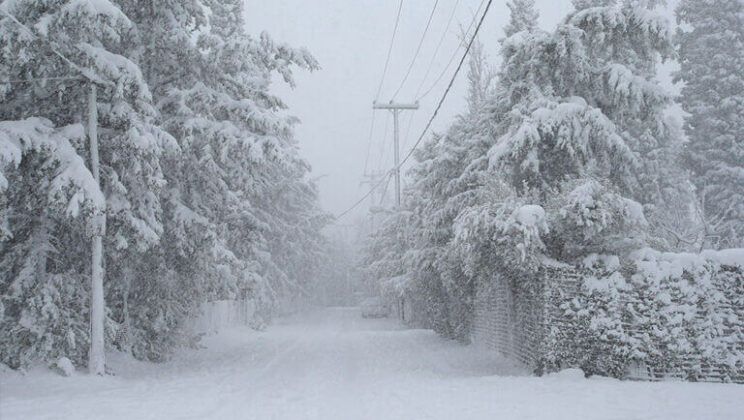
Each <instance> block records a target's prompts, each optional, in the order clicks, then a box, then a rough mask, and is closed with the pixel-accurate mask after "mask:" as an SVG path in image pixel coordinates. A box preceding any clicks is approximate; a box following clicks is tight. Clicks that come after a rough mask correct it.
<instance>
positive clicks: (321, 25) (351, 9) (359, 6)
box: [246, 0, 666, 223]
mask: <svg viewBox="0 0 744 420" xmlns="http://www.w3.org/2000/svg"><path fill="white" fill-rule="evenodd" d="M434 2H435V0H404V3H403V11H402V14H401V19H400V27H399V29H398V33H397V36H396V39H395V44H394V46H393V54H392V58H391V61H390V66H389V69H388V72H387V75H386V77H385V83H384V85H383V88H382V93H381V95H380V101H388V100H390V98H391V96H392V94H393V93H394V92H395V90H396V89H397V88H398V86H399V85H400V83H401V81H402V79H403V77H404V75H405V72H406V69H407V68H408V66H409V64H410V62H411V59H412V57H413V55H414V52H415V50H416V46H417V45H418V43H419V40H420V39H421V35H422V33H423V31H424V28H425V26H426V22H427V19H428V17H429V14H430V12H431V10H432V6H433V5H434ZM246 3H247V7H246V20H247V24H248V31H249V32H250V33H252V34H259V33H260V32H261V31H264V30H265V31H267V32H268V33H269V34H270V35H271V36H272V37H273V38H274V39H275V40H276V41H280V42H286V43H288V44H290V45H292V46H298V47H299V46H302V47H306V48H307V49H308V50H309V51H310V52H311V53H312V54H313V55H314V56H315V57H316V58H317V60H318V61H319V62H320V65H321V67H322V68H321V70H319V71H316V72H314V73H307V72H298V73H297V74H296V82H297V87H296V88H295V89H289V88H288V87H286V86H283V85H282V84H276V85H275V87H274V89H275V92H277V93H278V94H279V96H281V97H282V98H283V99H284V101H285V102H286V103H287V104H288V105H289V108H290V113H291V114H292V115H295V116H297V117H299V118H300V120H301V121H302V122H301V124H299V125H298V126H297V128H296V135H297V139H298V141H299V144H300V150H301V154H302V155H303V157H304V158H305V159H307V160H308V161H309V162H310V164H311V165H312V167H313V176H314V177H321V178H319V179H318V185H319V187H320V191H321V205H322V206H323V208H324V209H326V210H327V211H330V212H332V213H334V214H337V213H339V212H340V211H343V210H344V209H345V208H347V207H348V206H349V205H351V204H352V203H353V202H355V201H356V200H357V198H359V197H360V196H361V195H362V194H363V193H364V192H365V191H366V190H365V188H366V187H365V186H361V185H360V180H361V176H362V175H363V172H364V169H365V168H364V166H365V160H366V156H367V155H368V153H367V151H368V150H369V151H370V153H369V160H368V168H367V169H368V171H372V170H389V169H390V168H391V167H392V166H393V163H392V162H393V155H392V143H393V140H392V125H393V124H392V117H390V116H389V113H388V112H386V111H377V115H376V124H375V130H374V135H373V138H372V144H371V147H370V146H369V144H368V138H369V128H370V122H371V117H372V110H371V107H372V101H373V99H374V97H375V93H376V91H377V88H378V85H379V83H380V79H381V77H382V73H383V66H384V63H385V56H386V54H387V50H388V45H389V42H390V37H391V34H392V32H393V26H394V23H395V15H396V12H397V8H398V0H246ZM456 4H457V8H456V9H455V5H456ZM479 4H481V0H459V2H458V0H439V4H438V7H437V10H436V13H435V15H434V17H433V20H432V24H431V27H430V29H429V32H428V34H427V36H426V38H425V40H424V44H423V47H422V50H421V52H420V54H419V56H418V59H417V61H416V63H415V65H414V67H413V70H412V72H411V75H410V76H409V78H408V81H407V83H406V84H405V85H404V87H403V88H402V90H401V93H400V94H399V95H398V96H397V98H396V100H397V101H401V102H405V101H412V100H413V99H414V94H415V92H416V90H417V89H418V87H419V86H420V85H421V84H422V80H423V77H424V75H425V73H426V70H427V68H428V67H429V63H431V62H432V57H433V55H434V51H435V49H436V47H437V44H438V43H439V40H440V38H441V36H442V34H443V33H444V30H445V28H446V25H447V21H448V20H449V18H450V15H451V13H452V11H453V10H456V12H455V17H454V20H453V23H452V25H451V26H450V28H449V30H448V31H447V33H446V35H445V38H444V42H443V44H442V46H441V48H440V49H439V51H438V52H437V55H436V57H435V59H434V61H433V67H432V69H431V71H430V74H429V75H428V78H427V79H426V81H424V82H423V83H424V85H425V88H424V90H426V88H428V87H429V85H431V84H432V83H433V82H434V81H435V79H436V78H437V76H438V75H439V74H440V73H441V72H442V70H443V69H444V67H445V66H446V64H447V62H448V61H449V59H450V57H451V56H452V53H453V51H454V50H455V49H456V48H457V46H458V43H459V42H460V38H459V34H460V33H461V29H460V28H461V27H462V28H467V27H468V25H469V24H470V22H471V20H472V16H473V13H474V12H475V10H476V9H477V8H478V6H479ZM537 5H538V8H539V11H540V14H541V16H540V26H542V27H543V28H545V29H551V28H553V27H555V25H556V24H557V23H558V22H559V21H560V20H561V19H563V18H564V17H565V16H566V15H567V14H568V12H569V11H570V10H571V1H570V0H537ZM508 17H509V10H508V8H507V7H506V0H495V1H494V3H493V6H492V8H491V10H490V12H489V14H488V17H487V19H486V21H485V23H484V26H483V28H482V29H481V34H480V39H481V41H482V42H483V43H484V45H485V47H486V50H487V52H488V54H489V55H490V57H491V62H493V63H495V62H496V59H497V57H498V40H499V39H500V38H501V37H502V36H503V30H502V28H503V27H504V25H505V24H506V23H507V21H508ZM460 55H461V53H460V54H458V59H459V57H460ZM455 61H457V60H455ZM455 64H456V63H454V64H453V65H452V66H451V67H450V68H449V70H448V71H447V73H446V76H445V77H444V78H443V79H442V81H441V82H440V83H439V84H438V85H437V86H436V88H435V89H434V90H433V91H432V93H431V94H430V95H429V96H427V97H426V98H424V99H423V100H422V101H421V108H420V109H419V110H418V111H406V112H405V113H404V114H403V115H402V118H401V138H402V139H401V143H402V148H403V150H402V151H401V155H405V153H406V152H407V151H408V150H409V149H410V147H411V146H412V144H413V142H414V141H415V138H416V137H417V136H418V134H419V133H420V132H421V130H422V129H423V126H424V125H425V123H426V121H427V119H428V118H429V116H430V115H431V113H432V112H433V110H434V106H435V103H436V101H438V99H439V97H440V96H441V94H442V92H443V91H444V88H445V87H446V84H447V81H448V80H449V78H450V77H451V75H452V73H453V72H454V69H455ZM465 73H466V71H462V72H461V73H460V75H459V77H458V81H457V83H456V84H455V86H454V89H453V90H452V92H451V93H450V95H449V96H448V98H447V101H446V102H445V105H444V107H443V109H442V112H440V114H439V116H438V117H437V120H436V121H435V124H434V128H435V130H443V129H444V128H445V127H446V126H447V125H448V124H449V123H450V122H451V121H452V117H453V116H454V115H455V114H457V113H458V112H460V111H461V110H462V109H463V106H464V101H463V98H464V95H465V89H466V86H465V83H464V79H465V78H464V77H463V76H464V75H465ZM665 84H666V83H665ZM409 118H413V120H412V126H411V127H412V128H411V130H410V134H409V135H408V138H407V139H406V132H407V131H408V130H407V129H408V126H409ZM386 126H387V130H385V128H386ZM389 191H391V192H392V189H390V190H389ZM368 208H369V207H368V203H365V205H362V206H360V209H359V210H358V211H356V212H354V213H353V214H352V215H351V217H349V218H348V219H346V220H344V222H345V223H349V222H351V221H353V219H354V218H356V217H359V216H360V215H362V214H364V212H365V211H366V210H367V209H368Z"/></svg>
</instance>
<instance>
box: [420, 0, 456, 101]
mask: <svg viewBox="0 0 744 420" xmlns="http://www.w3.org/2000/svg"><path fill="white" fill-rule="evenodd" d="M459 5H460V0H457V1H456V2H455V5H454V7H452V13H451V14H450V17H449V19H448V20H447V25H446V26H445V27H444V31H442V36H441V37H440V38H439V43H438V44H437V48H435V49H434V54H432V56H431V61H430V62H429V66H428V67H427V68H426V73H424V77H423V78H421V84H420V85H419V87H418V89H416V93H415V94H414V95H413V96H414V97H416V96H418V94H419V92H421V88H423V87H424V83H426V78H427V77H429V73H430V72H431V69H432V68H433V67H434V61H436V59H437V54H438V53H439V49H440V48H442V44H443V43H444V39H445V38H446V37H447V33H448V32H449V28H450V25H452V20H453V19H454V17H455V12H457V6H459Z"/></svg>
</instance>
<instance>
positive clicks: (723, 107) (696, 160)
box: [676, 0, 744, 248]
mask: <svg viewBox="0 0 744 420" xmlns="http://www.w3.org/2000/svg"><path fill="white" fill-rule="evenodd" d="M677 19H678V20H679V21H680V23H682V26H681V28H682V29H681V30H680V31H679V34H678V41H679V62H680V71H679V72H678V73H677V75H676V78H677V79H678V80H680V81H682V82H684V85H683V88H682V95H681V98H680V100H681V104H682V107H683V109H684V110H685V111H686V112H687V113H688V117H687V118H686V119H685V131H686V132H687V135H688V137H689V143H688V144H687V152H686V158H687V159H686V161H687V162H688V164H689V167H690V168H691V170H692V172H693V181H694V183H695V185H696V187H697V194H698V197H699V200H700V208H701V213H702V219H703V224H704V230H705V236H706V238H705V244H704V246H707V247H716V248H721V247H741V246H744V222H743V221H744V164H742V162H744V113H743V112H742V109H744V3H742V2H741V0H703V1H690V0H683V1H681V2H680V3H679V6H678V8H677Z"/></svg>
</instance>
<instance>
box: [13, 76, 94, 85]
mask: <svg viewBox="0 0 744 420" xmlns="http://www.w3.org/2000/svg"><path fill="white" fill-rule="evenodd" d="M83 79H84V78H83V77H80V76H56V77H32V78H30V79H9V80H0V84H3V83H32V82H45V81H48V80H83Z"/></svg>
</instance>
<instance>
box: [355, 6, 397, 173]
mask: <svg viewBox="0 0 744 420" xmlns="http://www.w3.org/2000/svg"><path fill="white" fill-rule="evenodd" d="M402 10H403V0H400V3H398V13H397V14H396V16H395V26H394V27H393V35H392V36H391V37H390V44H389V45H388V51H387V57H386V58H385V67H384V68H383V70H382V77H381V78H380V85H379V86H378V87H377V94H375V101H377V100H379V99H380V92H381V91H382V86H383V85H384V84H385V75H386V74H387V71H388V66H389V64H390V55H391V54H392V52H393V45H394V44H395V35H396V34H397V33H398V24H399V23H400V13H401V11H402ZM374 131H375V110H374V109H373V110H372V122H371V123H370V125H369V136H368V138H367V155H366V157H365V158H364V173H367V169H368V166H369V155H370V153H371V150H372V137H373V135H374Z"/></svg>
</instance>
